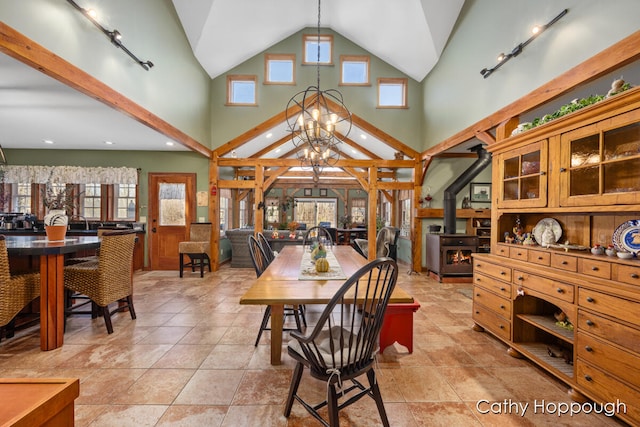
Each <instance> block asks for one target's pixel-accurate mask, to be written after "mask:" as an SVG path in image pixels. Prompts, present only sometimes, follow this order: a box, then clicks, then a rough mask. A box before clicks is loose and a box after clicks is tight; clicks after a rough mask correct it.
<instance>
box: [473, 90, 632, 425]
mask: <svg viewBox="0 0 640 427" xmlns="http://www.w3.org/2000/svg"><path fill="white" fill-rule="evenodd" d="M488 150H489V151H491V152H492V153H493V183H494V189H495V191H494V198H495V200H494V202H495V208H494V209H493V211H492V216H491V253H490V254H475V255H474V257H473V265H474V277H473V283H474V293H473V319H474V322H475V325H474V329H475V330H477V331H486V332H489V333H491V334H493V335H494V336H495V337H497V338H498V339H500V340H502V341H504V342H505V343H507V344H508V346H509V350H508V352H509V354H510V355H512V356H514V357H524V358H527V359H529V360H531V361H532V362H534V363H536V364H538V365H539V366H540V367H541V368H543V369H545V370H546V371H548V372H549V373H551V374H552V375H554V376H556V377H557V378H559V379H560V380H562V381H564V382H565V383H566V384H567V385H568V386H569V394H570V395H571V397H572V398H574V399H576V400H584V399H590V400H593V401H596V402H602V403H607V402H621V403H624V404H625V405H626V413H619V414H617V415H619V417H620V418H622V419H623V420H625V421H627V422H629V423H631V424H634V425H637V424H640V368H639V367H640V344H639V343H640V314H638V313H640V259H639V258H638V256H634V257H632V258H630V259H621V258H618V257H615V256H607V255H604V254H602V255H596V254H593V253H592V252H591V251H590V250H589V248H591V247H593V246H594V245H597V244H599V245H603V246H607V245H608V244H610V243H612V242H613V243H615V244H616V245H617V246H618V247H622V246H624V247H627V246H628V245H629V244H631V245H632V249H633V248H635V247H636V246H635V240H633V241H632V242H631V243H629V242H622V241H620V239H621V234H623V235H624V236H626V237H625V238H627V237H628V238H631V239H636V238H638V239H640V227H633V230H635V231H633V230H632V232H628V233H626V234H624V233H620V232H619V231H620V228H621V227H623V226H624V224H639V222H637V221H636V220H637V219H640V89H639V88H635V89H631V90H629V91H627V92H624V93H622V94H619V95H616V96H614V97H611V98H608V99H606V100H604V101H601V102H599V103H598V104H595V105H592V106H590V107H586V108H584V109H582V110H579V111H577V112H575V113H572V114H570V115H567V116H564V117H561V118H559V119H556V120H553V121H552V122H549V123H547V124H545V125H542V126H539V127H537V128H534V129H531V130H529V131H527V132H524V133H521V134H518V135H515V136H512V137H507V138H504V139H503V140H500V141H497V142H496V143H494V144H490V145H489V147H488ZM548 223H553V224H556V223H557V224H558V227H557V229H555V230H553V234H551V238H552V239H551V241H550V243H549V241H547V244H546V245H544V246H543V245H541V244H539V242H538V243H537V242H536V241H535V239H534V240H533V241H532V240H529V241H527V240H526V239H525V242H528V243H530V244H515V243H513V240H512V239H511V238H510V237H511V236H513V233H514V230H515V228H516V225H517V226H518V228H522V230H523V231H524V233H531V234H534V233H533V232H534V229H537V230H540V229H539V228H538V227H540V224H548ZM537 234H538V236H536V237H538V238H539V234H540V233H539V232H538V233H537ZM547 238H549V235H547ZM638 249H639V250H638V252H639V254H638V255H640V242H639V243H638Z"/></svg>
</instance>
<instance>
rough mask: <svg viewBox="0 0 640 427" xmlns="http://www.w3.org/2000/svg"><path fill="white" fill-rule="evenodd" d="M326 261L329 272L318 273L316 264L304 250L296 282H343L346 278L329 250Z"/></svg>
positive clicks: (309, 253)
mask: <svg viewBox="0 0 640 427" xmlns="http://www.w3.org/2000/svg"><path fill="white" fill-rule="evenodd" d="M327 261H328V262H329V271H327V272H324V273H318V272H317V271H316V262H315V261H314V260H312V259H311V252H309V251H308V250H305V251H304V252H303V253H302V260H301V261H300V274H299V275H298V280H345V279H346V278H347V276H345V274H344V272H343V271H342V268H341V267H340V263H338V260H337V258H336V256H335V255H334V253H333V252H332V251H331V249H328V250H327Z"/></svg>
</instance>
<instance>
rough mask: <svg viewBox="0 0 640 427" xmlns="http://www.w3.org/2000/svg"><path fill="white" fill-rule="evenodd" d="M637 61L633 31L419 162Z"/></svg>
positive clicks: (638, 35) (639, 41)
mask: <svg viewBox="0 0 640 427" xmlns="http://www.w3.org/2000/svg"><path fill="white" fill-rule="evenodd" d="M639 58H640V31H636V32H635V33H633V34H631V35H630V36H628V37H626V38H624V39H622V40H621V41H619V42H618V43H616V44H614V45H613V46H611V47H609V48H607V49H605V50H603V51H602V52H600V53H598V54H596V55H594V56H592V57H591V58H589V59H587V60H586V61H584V62H582V63H580V64H578V65H577V66H575V67H573V68H572V69H570V70H568V71H566V72H564V73H562V74H561V75H559V76H558V77H556V78H555V79H553V80H550V81H549V82H547V83H545V84H544V85H542V86H540V87H539V88H537V89H535V90H533V91H532V92H529V93H528V94H527V95H524V96H523V97H522V98H520V99H518V100H516V101H514V102H512V103H511V104H509V105H507V106H506V107H504V108H502V109H500V110H498V111H496V112H495V113H493V114H491V115H489V116H487V117H485V118H484V119H482V120H480V121H479V122H476V123H474V124H472V125H471V126H469V127H467V128H466V129H464V130H462V131H460V132H458V133H457V134H455V135H453V136H451V137H449V138H447V139H445V140H444V141H442V142H440V143H439V144H437V145H434V146H433V147H431V148H429V149H427V150H425V151H423V152H422V154H421V158H422V159H423V160H425V159H427V158H428V157H430V156H435V155H437V154H439V153H441V152H443V151H446V150H448V149H450V148H453V147H455V146H457V145H459V144H461V143H463V142H465V141H468V140H470V139H472V138H474V137H476V136H477V134H478V133H481V132H486V131H488V130H489V129H493V128H494V127H496V126H498V125H500V124H501V123H503V122H507V121H509V120H511V119H512V118H513V117H517V116H519V115H521V114H523V113H526V112H527V111H531V110H533V109H534V108H537V107H539V106H540V105H541V104H544V103H546V102H549V101H551V100H553V99H555V98H557V97H558V96H560V95H563V94H565V93H567V92H570V91H571V90H573V89H574V88H575V87H577V86H579V85H581V84H585V83H588V82H590V81H593V80H595V79H597V78H598V77H601V76H603V75H605V74H607V73H609V72H611V71H614V70H615V69H617V68H620V67H622V66H624V65H627V64H630V63H631V62H633V61H636V60H638V59H639Z"/></svg>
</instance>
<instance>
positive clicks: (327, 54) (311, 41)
mask: <svg viewBox="0 0 640 427" xmlns="http://www.w3.org/2000/svg"><path fill="white" fill-rule="evenodd" d="M318 44H319V45H320V61H318ZM303 45H304V61H303V64H321V65H332V64H333V59H332V55H333V36H332V35H322V34H321V35H320V43H318V35H317V34H305V35H304V36H303Z"/></svg>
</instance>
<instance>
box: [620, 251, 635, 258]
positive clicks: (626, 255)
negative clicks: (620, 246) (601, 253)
mask: <svg viewBox="0 0 640 427" xmlns="http://www.w3.org/2000/svg"><path fill="white" fill-rule="evenodd" d="M617 255H618V258H621V259H630V258H632V257H633V254H632V253H631V252H618V253H617Z"/></svg>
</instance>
